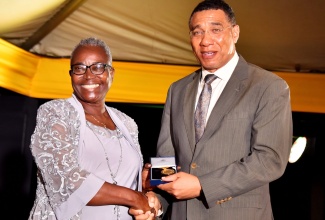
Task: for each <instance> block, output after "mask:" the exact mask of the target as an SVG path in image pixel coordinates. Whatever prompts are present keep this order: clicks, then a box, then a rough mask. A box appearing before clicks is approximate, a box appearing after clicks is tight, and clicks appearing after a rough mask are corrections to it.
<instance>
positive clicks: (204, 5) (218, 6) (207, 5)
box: [188, 0, 236, 30]
mask: <svg viewBox="0 0 325 220" xmlns="http://www.w3.org/2000/svg"><path fill="white" fill-rule="evenodd" d="M205 10H222V11H224V13H225V14H226V16H227V17H228V21H229V22H230V23H231V24H232V25H236V18H235V13H234V11H233V10H232V8H231V7H230V6H229V5H228V4H227V3H226V2H225V1H223V0H205V1H202V2H200V3H199V4H198V5H197V6H196V7H195V8H194V10H193V11H192V14H191V16H190V19H189V22H188V25H189V28H190V30H191V20H192V17H193V15H194V14H195V13H196V12H199V11H205Z"/></svg>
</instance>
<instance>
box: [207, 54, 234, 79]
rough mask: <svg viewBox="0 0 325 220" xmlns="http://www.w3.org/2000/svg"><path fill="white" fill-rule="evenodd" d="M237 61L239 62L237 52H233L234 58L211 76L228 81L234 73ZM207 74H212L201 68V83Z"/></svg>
mask: <svg viewBox="0 0 325 220" xmlns="http://www.w3.org/2000/svg"><path fill="white" fill-rule="evenodd" d="M238 60H239V56H238V54H237V52H236V51H235V54H234V56H233V57H232V58H231V59H230V60H229V62H228V63H226V65H224V66H223V67H221V68H219V69H217V70H216V71H215V72H213V74H214V75H216V76H217V77H218V78H220V79H221V80H226V81H228V80H229V78H230V77H231V75H232V73H233V72H234V69H235V67H236V65H237V63H238ZM208 74H212V73H211V72H208V71H207V70H205V69H204V68H203V67H202V78H201V81H202V80H204V77H205V76H206V75H208Z"/></svg>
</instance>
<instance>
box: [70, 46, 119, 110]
mask: <svg viewBox="0 0 325 220" xmlns="http://www.w3.org/2000/svg"><path fill="white" fill-rule="evenodd" d="M107 62H108V57H107V55H106V53H105V51H104V49H103V48H101V47H95V46H82V47H79V48H77V49H76V51H75V53H74V56H73V57H72V58H71V65H74V64H83V65H87V66H90V65H92V64H96V63H103V64H107ZM113 75H114V70H112V71H110V70H109V68H108V69H105V71H104V72H103V74H101V75H94V74H93V73H91V71H90V69H89V68H87V70H86V72H85V74H84V75H75V74H73V73H71V82H72V87H73V93H74V94H75V95H76V97H77V98H78V100H79V101H81V102H82V103H89V104H96V103H101V102H103V100H105V97H106V93H107V92H108V90H109V88H110V86H111V83H112V80H113Z"/></svg>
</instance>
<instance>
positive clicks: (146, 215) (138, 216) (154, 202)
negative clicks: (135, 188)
mask: <svg viewBox="0 0 325 220" xmlns="http://www.w3.org/2000/svg"><path fill="white" fill-rule="evenodd" d="M146 196H147V198H148V204H149V206H150V207H151V211H147V212H144V211H143V210H137V209H134V208H130V209H129V214H130V215H133V216H134V218H135V220H152V219H155V216H156V214H157V213H158V210H160V209H161V204H160V202H159V199H158V198H157V196H156V194H155V193H154V192H148V193H146Z"/></svg>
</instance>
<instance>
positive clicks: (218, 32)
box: [190, 10, 239, 72]
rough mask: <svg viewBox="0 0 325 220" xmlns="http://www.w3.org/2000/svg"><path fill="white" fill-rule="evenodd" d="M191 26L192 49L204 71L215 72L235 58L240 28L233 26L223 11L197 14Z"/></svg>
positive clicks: (206, 11) (193, 17)
mask: <svg viewBox="0 0 325 220" xmlns="http://www.w3.org/2000/svg"><path fill="white" fill-rule="evenodd" d="M190 26H191V45H192V49H193V52H194V54H195V56H196V57H197V59H198V60H199V61H200V63H201V65H202V66H203V68H204V69H206V70H208V71H209V72H214V71H216V70H217V69H219V68H220V67H222V66H224V65H225V64H226V63H227V62H228V61H229V60H230V59H231V58H232V57H233V55H234V53H235V43H236V42H237V40H238V38H239V26H238V25H235V26H233V25H232V24H231V23H230V22H229V21H228V18H227V16H226V14H225V13H224V12H223V11H222V10H205V11H199V12H196V13H195V14H194V15H193V16H192V19H191V23H190Z"/></svg>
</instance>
